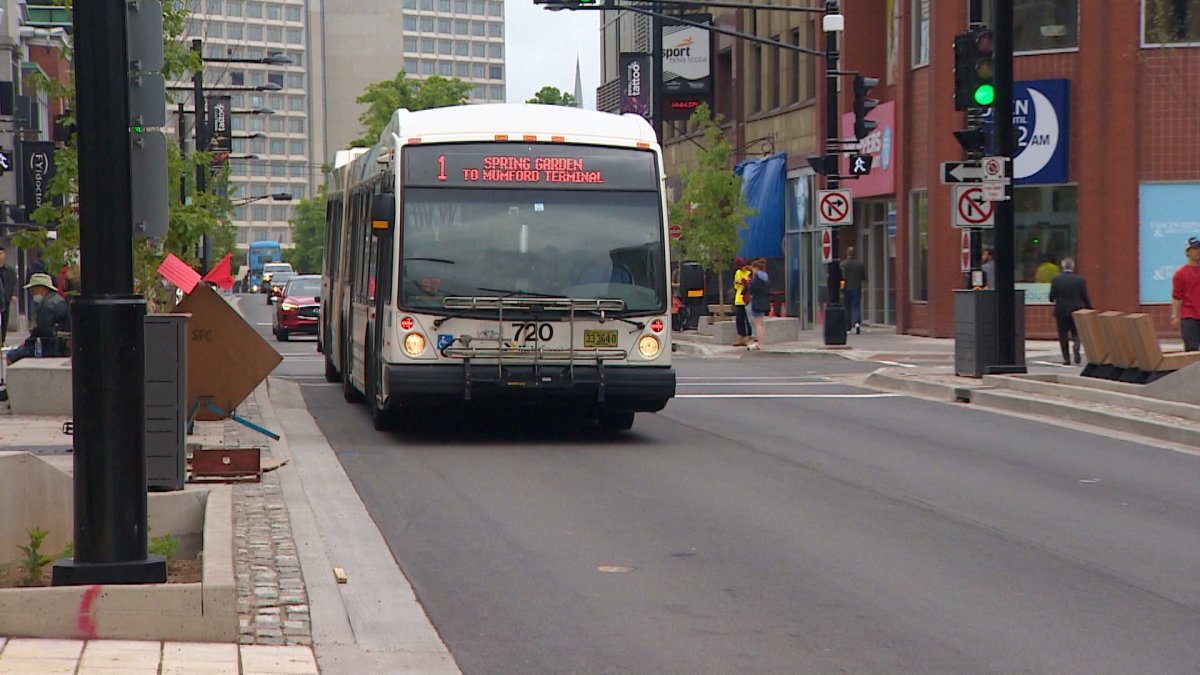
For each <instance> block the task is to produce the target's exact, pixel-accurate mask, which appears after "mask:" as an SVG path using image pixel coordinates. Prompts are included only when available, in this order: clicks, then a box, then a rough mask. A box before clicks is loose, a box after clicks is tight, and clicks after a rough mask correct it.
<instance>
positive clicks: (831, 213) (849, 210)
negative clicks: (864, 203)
mask: <svg viewBox="0 0 1200 675" xmlns="http://www.w3.org/2000/svg"><path fill="white" fill-rule="evenodd" d="M853 213H854V202H853V200H852V199H851V196H850V191H849V190H820V191H818V192H817V224H818V225H820V226H821V227H837V226H839V225H849V224H851V223H853V222H854V215H853Z"/></svg>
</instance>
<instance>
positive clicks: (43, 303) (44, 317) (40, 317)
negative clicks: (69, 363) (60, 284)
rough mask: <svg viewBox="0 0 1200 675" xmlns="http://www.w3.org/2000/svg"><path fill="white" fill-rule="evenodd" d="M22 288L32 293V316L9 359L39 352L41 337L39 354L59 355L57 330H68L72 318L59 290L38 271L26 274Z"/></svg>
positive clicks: (47, 276) (14, 361) (63, 331)
mask: <svg viewBox="0 0 1200 675" xmlns="http://www.w3.org/2000/svg"><path fill="white" fill-rule="evenodd" d="M25 288H26V289H27V290H28V291H29V293H30V294H31V295H32V296H33V305H34V308H35V309H34V320H33V329H32V330H31V331H29V337H27V338H25V343H24V344H22V345H21V346H20V347H17V348H16V349H13V350H12V351H10V352H8V362H9V363H16V362H17V361H20V360H21V359H23V358H25V357H28V356H36V355H38V341H39V340H40V341H41V356H59V355H60V353H61V351H62V349H61V348H60V346H59V345H60V343H61V341H60V340H59V337H58V334H59V333H66V332H70V330H71V318H70V316H69V314H68V312H67V301H66V300H64V299H63V297H62V296H61V295H59V294H58V289H57V288H55V287H54V281H53V280H52V279H51V278H50V275H49V274H46V273H45V272H38V273H36V274H33V275H32V276H30V277H29V283H27V284H25Z"/></svg>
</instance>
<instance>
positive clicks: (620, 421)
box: [598, 410, 634, 431]
mask: <svg viewBox="0 0 1200 675" xmlns="http://www.w3.org/2000/svg"><path fill="white" fill-rule="evenodd" d="M633 416H634V412H633V411H632V410H605V411H603V412H601V413H600V415H599V417H598V419H599V421H600V428H601V429H603V430H604V431H629V430H630V429H632V428H633Z"/></svg>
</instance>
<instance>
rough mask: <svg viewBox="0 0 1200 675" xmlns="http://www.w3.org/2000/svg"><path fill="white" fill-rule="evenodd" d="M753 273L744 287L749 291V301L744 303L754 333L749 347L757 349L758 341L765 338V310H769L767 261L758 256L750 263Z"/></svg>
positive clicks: (769, 293) (769, 281) (769, 290)
mask: <svg viewBox="0 0 1200 675" xmlns="http://www.w3.org/2000/svg"><path fill="white" fill-rule="evenodd" d="M750 269H751V270H752V271H753V274H752V275H751V276H750V283H749V284H747V285H746V289H747V290H748V291H749V292H750V302H749V304H747V305H746V314H747V315H748V316H749V317H750V323H751V324H752V326H753V327H754V331H753V332H754V335H753V338H752V339H751V341H750V343H749V344H748V345H746V346H747V347H748V348H749V349H759V348H760V346H759V343H760V342H762V341H763V340H765V339H766V331H767V312H769V311H771V280H770V277H768V276H767V261H766V260H764V259H762V258H759V259H757V260H755V261H754V262H752V263H750Z"/></svg>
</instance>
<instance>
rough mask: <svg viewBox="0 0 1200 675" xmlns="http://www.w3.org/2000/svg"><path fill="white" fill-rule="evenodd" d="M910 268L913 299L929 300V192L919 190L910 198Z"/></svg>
mask: <svg viewBox="0 0 1200 675" xmlns="http://www.w3.org/2000/svg"><path fill="white" fill-rule="evenodd" d="M908 255H909V265H908V268H909V269H910V270H912V279H910V286H911V287H912V299H913V300H914V301H919V302H924V301H927V300H929V192H927V191H925V190H918V191H916V192H913V193H911V194H910V195H909V198H908Z"/></svg>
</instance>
